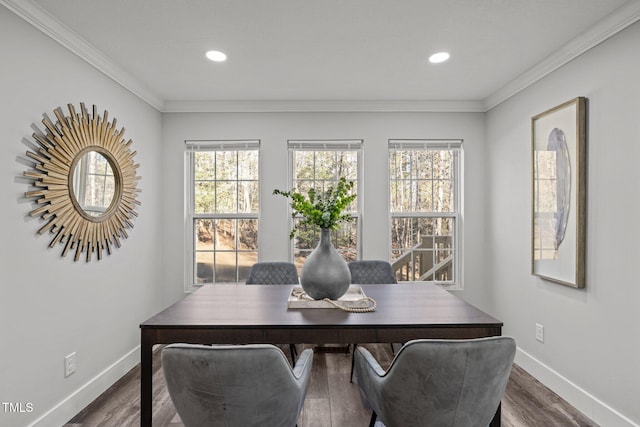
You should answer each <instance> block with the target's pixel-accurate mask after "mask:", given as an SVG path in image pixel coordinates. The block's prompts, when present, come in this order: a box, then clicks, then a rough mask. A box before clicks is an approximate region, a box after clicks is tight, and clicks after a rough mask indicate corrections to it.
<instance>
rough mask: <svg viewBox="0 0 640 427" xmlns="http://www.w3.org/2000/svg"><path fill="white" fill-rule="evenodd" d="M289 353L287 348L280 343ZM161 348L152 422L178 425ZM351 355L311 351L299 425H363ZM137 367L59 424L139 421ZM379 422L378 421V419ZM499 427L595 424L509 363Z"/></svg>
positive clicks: (122, 426)
mask: <svg viewBox="0 0 640 427" xmlns="http://www.w3.org/2000/svg"><path fill="white" fill-rule="evenodd" d="M366 347H367V348H369V349H370V350H371V351H372V353H374V354H375V356H376V357H377V358H378V360H379V361H380V364H381V365H382V366H383V367H385V368H386V367H387V366H388V365H389V363H391V359H392V354H391V351H390V348H389V345H385V344H368V345H366ZM282 348H283V351H284V352H285V354H287V355H288V354H289V352H288V347H282ZM159 356H160V351H155V354H154V358H155V359H154V365H153V366H154V376H153V385H154V393H153V395H154V413H153V425H154V426H158V427H183V424H182V422H181V421H180V417H179V416H178V415H177V414H176V411H175V408H174V407H173V404H172V402H171V398H170V397H169V394H168V392H167V389H166V386H165V384H164V376H163V374H162V369H161V366H160V360H159ZM350 369H351V354H345V353H335V352H320V351H316V352H315V354H314V359H313V370H312V377H311V383H310V386H309V390H308V392H307V397H306V400H305V402H304V409H303V411H302V414H301V416H300V420H299V422H298V426H299V427H359V426H362V427H365V426H368V425H369V419H370V417H371V412H370V411H369V410H367V409H366V408H365V407H364V406H363V404H362V402H361V399H360V393H359V391H358V386H357V384H355V383H353V384H352V383H349V372H350ZM139 416H140V368H139V367H136V368H134V369H132V370H131V371H130V372H128V373H127V374H126V375H125V376H124V377H122V378H121V379H120V380H119V381H118V382H117V383H116V384H114V385H113V386H112V387H111V388H110V389H109V390H107V391H106V392H105V393H103V394H102V395H101V396H100V397H98V398H97V399H96V400H95V401H94V402H92V403H91V404H90V405H88V406H87V407H86V408H85V409H83V410H82V411H81V412H80V413H79V414H77V415H76V416H75V417H73V419H71V420H70V421H69V422H68V423H67V424H65V425H64V426H63V427H128V426H136V427H137V426H138V425H139V424H140V418H139ZM376 425H377V426H381V425H382V424H381V423H377V424H376ZM502 425H503V426H504V427H529V426H532V427H538V426H540V427H543V426H544V427H554V426H558V427H560V426H562V427H569V426H580V427H593V426H595V427H597V425H596V424H594V423H593V422H592V421H591V420H589V419H588V418H587V417H586V416H584V415H583V414H582V413H580V412H579V411H577V410H576V409H575V408H573V407H572V406H570V405H569V404H568V403H566V402H565V401H563V400H562V399H561V398H560V397H559V396H558V395H556V394H555V393H553V392H552V391H550V390H549V389H547V388H546V387H544V386H543V385H542V384H541V383H540V382H538V381H537V380H536V379H535V378H533V377H531V376H530V375H529V374H527V373H526V372H525V371H524V370H522V369H521V368H520V367H519V366H517V365H514V367H513V370H512V372H511V377H510V379H509V383H508V385H507V390H506V392H505V395H504V397H503V399H502Z"/></svg>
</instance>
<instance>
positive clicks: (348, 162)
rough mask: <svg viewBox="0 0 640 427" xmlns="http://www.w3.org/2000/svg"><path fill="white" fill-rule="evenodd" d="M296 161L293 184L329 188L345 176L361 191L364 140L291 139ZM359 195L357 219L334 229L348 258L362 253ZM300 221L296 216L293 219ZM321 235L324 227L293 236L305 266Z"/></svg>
mask: <svg viewBox="0 0 640 427" xmlns="http://www.w3.org/2000/svg"><path fill="white" fill-rule="evenodd" d="M288 146H289V153H290V157H291V164H292V187H293V188H296V189H297V190H298V191H301V192H304V193H306V192H307V191H309V190H310V189H311V188H315V189H316V191H325V190H326V189H327V188H328V187H330V186H333V185H335V184H336V183H337V182H338V180H339V179H340V178H342V177H344V178H345V179H346V180H347V181H353V182H354V186H353V191H356V193H357V194H359V189H360V186H359V183H358V177H359V175H360V173H359V164H360V153H361V147H362V141H361V140H348V141H346V140H330V141H289V142H288ZM359 206H360V204H359V197H358V198H356V200H355V202H354V203H353V206H352V207H351V208H350V209H349V211H350V213H351V215H352V216H353V218H354V219H353V221H351V222H348V223H342V224H341V226H340V229H338V230H336V231H334V232H333V233H332V237H331V242H332V243H333V246H334V247H335V248H336V249H337V250H338V252H340V254H341V255H342V256H343V258H344V259H345V260H347V261H351V260H355V259H357V258H358V254H359V244H358V235H359V233H358V226H359V224H358V218H359V211H360V209H359ZM293 220H294V221H296V219H295V218H294V219H293ZM319 239H320V230H318V229H315V228H311V227H309V228H306V229H302V230H299V232H298V233H297V234H296V237H294V239H293V259H294V262H295V264H296V266H298V268H301V267H302V265H303V264H304V261H305V259H306V258H307V256H308V255H309V254H310V253H311V251H313V249H315V247H316V246H317V245H318V241H319Z"/></svg>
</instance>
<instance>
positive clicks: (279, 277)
mask: <svg viewBox="0 0 640 427" xmlns="http://www.w3.org/2000/svg"><path fill="white" fill-rule="evenodd" d="M245 283H246V284H247V285H258V284H259V285H297V284H299V283H300V282H299V280H298V270H297V269H296V266H295V264H293V263H292V262H257V263H255V264H253V266H252V267H251V268H250V269H249V272H248V273H247V280H246V281H245Z"/></svg>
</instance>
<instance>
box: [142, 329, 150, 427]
mask: <svg viewBox="0 0 640 427" xmlns="http://www.w3.org/2000/svg"><path fill="white" fill-rule="evenodd" d="M141 338H142V339H141V340H140V426H141V427H150V426H151V422H152V421H151V417H152V415H153V383H152V382H153V341H152V340H151V337H149V336H148V333H147V332H146V331H145V330H144V329H143V330H142V336H141Z"/></svg>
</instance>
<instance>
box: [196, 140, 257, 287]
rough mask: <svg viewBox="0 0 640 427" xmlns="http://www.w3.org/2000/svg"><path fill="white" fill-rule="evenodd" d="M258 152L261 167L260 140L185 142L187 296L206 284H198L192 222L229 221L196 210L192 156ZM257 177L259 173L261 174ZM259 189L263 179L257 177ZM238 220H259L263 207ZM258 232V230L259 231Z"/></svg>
mask: <svg viewBox="0 0 640 427" xmlns="http://www.w3.org/2000/svg"><path fill="white" fill-rule="evenodd" d="M243 149H244V150H256V149H257V150H258V165H260V140H185V146H184V162H185V164H184V165H185V169H184V170H185V197H184V198H185V200H184V202H185V209H184V230H185V233H184V237H185V240H184V266H185V268H184V292H186V293H191V292H193V291H195V290H197V289H199V288H200V287H201V286H203V284H200V283H194V282H195V271H194V265H195V262H194V261H193V254H194V253H195V244H196V242H195V238H194V235H193V220H194V219H198V218H228V215H227V214H206V215H202V214H196V213H195V212H194V210H193V206H194V203H193V202H194V198H195V194H194V191H195V185H194V179H193V178H194V171H193V155H192V154H193V153H195V152H198V151H229V150H243ZM258 173H260V172H259V171H258ZM258 186H260V176H259V175H258ZM234 217H235V218H242V217H246V218H257V219H258V221H259V220H260V207H258V212H257V213H256V214H244V213H236V214H234ZM258 232H259V229H258Z"/></svg>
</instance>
